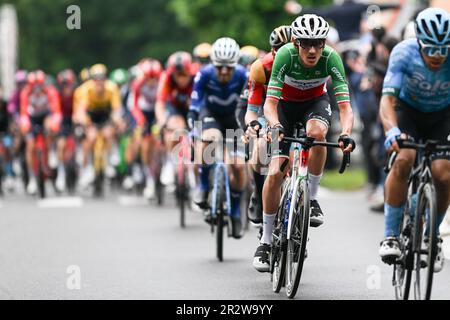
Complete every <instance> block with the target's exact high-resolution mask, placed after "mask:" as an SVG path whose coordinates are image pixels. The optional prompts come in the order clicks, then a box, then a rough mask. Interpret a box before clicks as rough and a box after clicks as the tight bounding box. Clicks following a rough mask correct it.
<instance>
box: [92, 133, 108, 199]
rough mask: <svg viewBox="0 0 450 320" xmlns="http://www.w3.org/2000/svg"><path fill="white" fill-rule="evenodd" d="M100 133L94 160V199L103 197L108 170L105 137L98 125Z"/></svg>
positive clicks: (95, 144)
mask: <svg viewBox="0 0 450 320" xmlns="http://www.w3.org/2000/svg"><path fill="white" fill-rule="evenodd" d="M97 128H98V131H97V136H96V137H95V142H94V148H93V151H92V152H93V158H94V171H95V179H94V197H101V196H103V191H104V190H103V184H104V179H105V169H106V161H107V160H106V141H105V137H103V134H102V131H101V130H100V129H101V127H100V126H99V125H97Z"/></svg>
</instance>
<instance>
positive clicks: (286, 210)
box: [269, 123, 350, 299]
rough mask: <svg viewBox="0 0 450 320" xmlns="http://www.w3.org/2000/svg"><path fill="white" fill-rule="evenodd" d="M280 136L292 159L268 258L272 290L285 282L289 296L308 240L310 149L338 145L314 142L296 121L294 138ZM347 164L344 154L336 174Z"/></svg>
mask: <svg viewBox="0 0 450 320" xmlns="http://www.w3.org/2000/svg"><path fill="white" fill-rule="evenodd" d="M283 139H284V140H286V141H289V142H293V143H294V158H293V160H294V161H293V165H292V170H291V174H290V176H289V177H288V178H287V179H285V180H284V182H283V185H282V196H281V200H280V205H279V208H278V212H277V218H276V221H275V228H274V231H273V234H272V239H273V241H272V247H271V253H270V256H269V257H270V258H269V260H270V273H271V276H272V290H273V291H274V292H275V293H279V292H280V290H281V287H282V286H283V284H285V286H286V295H287V296H288V298H290V299H292V298H294V297H295V295H296V293H297V290H298V286H299V283H300V279H301V275H302V270H303V262H304V260H305V255H306V245H307V241H308V228H309V218H310V198H309V177H308V159H309V152H310V149H311V148H312V147H314V146H326V147H333V148H340V147H339V144H337V143H330V142H324V141H315V140H314V138H312V137H308V136H306V133H305V130H304V128H303V126H302V124H301V123H298V124H296V126H295V128H294V135H293V137H284V138H283ZM300 145H301V147H300ZM349 164H350V153H344V155H343V160H342V164H341V168H340V170H339V173H341V174H342V173H344V171H345V169H346V167H348V166H349Z"/></svg>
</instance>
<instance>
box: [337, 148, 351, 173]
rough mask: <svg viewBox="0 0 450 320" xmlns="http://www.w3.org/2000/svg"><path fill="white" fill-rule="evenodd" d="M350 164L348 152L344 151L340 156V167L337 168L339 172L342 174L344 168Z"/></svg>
mask: <svg viewBox="0 0 450 320" xmlns="http://www.w3.org/2000/svg"><path fill="white" fill-rule="evenodd" d="M348 166H350V152H347V153H344V155H343V156H342V163H341V168H340V169H339V173H340V174H343V173H344V171H345V169H347V167H348Z"/></svg>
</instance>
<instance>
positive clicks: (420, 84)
mask: <svg viewBox="0 0 450 320" xmlns="http://www.w3.org/2000/svg"><path fill="white" fill-rule="evenodd" d="M407 82H408V84H409V85H410V86H412V87H416V88H419V89H420V90H424V91H431V92H436V91H446V92H447V91H448V90H449V89H450V81H446V82H442V81H441V80H437V81H435V82H433V83H431V82H429V81H428V80H427V79H426V78H425V76H424V75H422V74H420V73H418V72H413V74H412V76H411V77H410V78H407Z"/></svg>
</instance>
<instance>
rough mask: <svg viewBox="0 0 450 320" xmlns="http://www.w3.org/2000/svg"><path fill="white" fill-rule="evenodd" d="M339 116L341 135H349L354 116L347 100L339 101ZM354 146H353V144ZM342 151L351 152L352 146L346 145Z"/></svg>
mask: <svg viewBox="0 0 450 320" xmlns="http://www.w3.org/2000/svg"><path fill="white" fill-rule="evenodd" d="M339 118H340V121H341V127H342V133H341V135H348V136H350V135H351V133H352V129H353V123H354V116H353V111H352V106H351V105H350V103H349V102H345V103H341V104H340V105H339ZM353 147H354V146H353ZM343 151H344V152H351V151H352V146H350V145H349V146H348V147H347V148H345V149H344V150H343Z"/></svg>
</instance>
